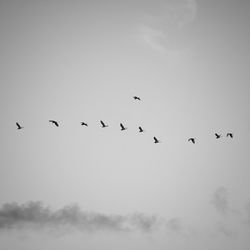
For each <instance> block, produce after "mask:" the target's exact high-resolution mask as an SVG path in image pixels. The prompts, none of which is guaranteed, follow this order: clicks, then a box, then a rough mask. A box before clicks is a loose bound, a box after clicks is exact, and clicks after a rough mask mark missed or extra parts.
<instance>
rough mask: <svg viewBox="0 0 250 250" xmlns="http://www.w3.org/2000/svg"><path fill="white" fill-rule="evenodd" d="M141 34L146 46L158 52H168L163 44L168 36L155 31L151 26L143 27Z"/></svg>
mask: <svg viewBox="0 0 250 250" xmlns="http://www.w3.org/2000/svg"><path fill="white" fill-rule="evenodd" d="M140 32H141V36H142V39H143V41H144V42H145V44H146V45H148V46H149V47H151V48H152V49H154V50H156V51H158V52H162V53H166V52H167V49H166V47H165V46H164V45H163V44H162V43H163V42H164V40H166V35H165V34H164V32H163V31H161V30H157V29H153V28H152V27H150V26H146V25H142V26H141V27H140Z"/></svg>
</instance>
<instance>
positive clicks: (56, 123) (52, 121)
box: [49, 120, 59, 127]
mask: <svg viewBox="0 0 250 250" xmlns="http://www.w3.org/2000/svg"><path fill="white" fill-rule="evenodd" d="M49 122H51V123H53V124H55V126H57V127H59V124H58V122H57V121H54V120H49Z"/></svg>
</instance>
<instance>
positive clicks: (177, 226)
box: [166, 218, 183, 232]
mask: <svg viewBox="0 0 250 250" xmlns="http://www.w3.org/2000/svg"><path fill="white" fill-rule="evenodd" d="M166 227H167V228H168V229H169V230H171V231H175V232H180V231H181V230H182V227H183V226H182V221H181V219H180V218H172V219H170V220H168V221H166Z"/></svg>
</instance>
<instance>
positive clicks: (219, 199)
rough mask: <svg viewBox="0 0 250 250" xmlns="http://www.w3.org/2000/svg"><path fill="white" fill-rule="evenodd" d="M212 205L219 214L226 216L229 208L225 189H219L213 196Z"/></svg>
mask: <svg viewBox="0 0 250 250" xmlns="http://www.w3.org/2000/svg"><path fill="white" fill-rule="evenodd" d="M212 203H213V205H214V207H215V208H216V210H217V211H218V212H219V213H221V214H226V213H227V212H228V211H229V210H230V208H229V203H228V192H227V189H226V188H225V187H219V188H217V189H216V191H215V192H214V194H213V197H212Z"/></svg>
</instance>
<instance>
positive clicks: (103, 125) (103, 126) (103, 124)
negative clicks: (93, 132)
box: [100, 120, 108, 128]
mask: <svg viewBox="0 0 250 250" xmlns="http://www.w3.org/2000/svg"><path fill="white" fill-rule="evenodd" d="M100 123H101V124H102V128H106V127H108V125H106V124H105V123H104V122H103V121H102V120H101V121H100Z"/></svg>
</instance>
